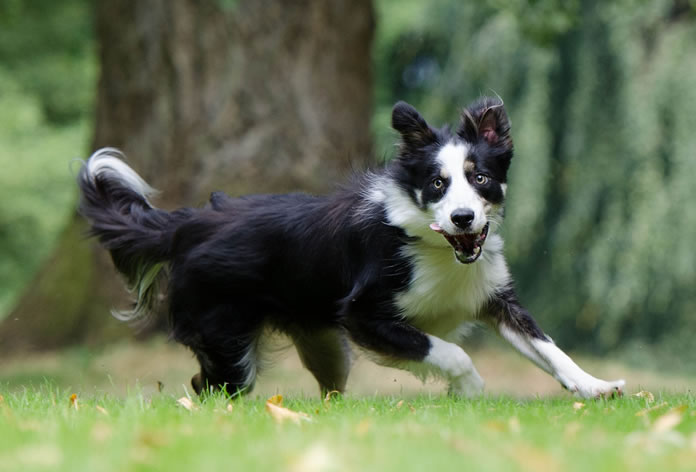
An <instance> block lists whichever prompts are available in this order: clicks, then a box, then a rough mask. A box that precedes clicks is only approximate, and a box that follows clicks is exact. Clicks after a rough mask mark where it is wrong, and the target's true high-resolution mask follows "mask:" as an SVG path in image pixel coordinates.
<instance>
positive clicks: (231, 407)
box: [227, 403, 234, 413]
mask: <svg viewBox="0 0 696 472" xmlns="http://www.w3.org/2000/svg"><path fill="white" fill-rule="evenodd" d="M233 410H234V407H233V406H232V404H231V403H228V404H227V411H229V412H230V413H232V411H233Z"/></svg>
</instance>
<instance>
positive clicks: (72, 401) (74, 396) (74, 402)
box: [70, 393, 80, 410]
mask: <svg viewBox="0 0 696 472" xmlns="http://www.w3.org/2000/svg"><path fill="white" fill-rule="evenodd" d="M70 406H71V407H73V408H75V410H79V409H80V405H79V404H78V403H77V394H76V393H73V394H72V395H70Z"/></svg>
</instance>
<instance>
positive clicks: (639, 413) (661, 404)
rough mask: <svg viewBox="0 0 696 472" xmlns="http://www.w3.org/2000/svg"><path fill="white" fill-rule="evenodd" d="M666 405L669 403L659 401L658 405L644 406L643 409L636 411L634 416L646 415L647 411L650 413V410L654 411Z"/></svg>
mask: <svg viewBox="0 0 696 472" xmlns="http://www.w3.org/2000/svg"><path fill="white" fill-rule="evenodd" d="M667 405H669V403H667V402H662V403H660V404H659V405H655V406H651V407H650V408H644V409H642V410H640V411H639V412H637V413H636V416H645V415H647V414H648V413H650V412H652V411H655V410H659V409H660V408H664V407H666V406H667Z"/></svg>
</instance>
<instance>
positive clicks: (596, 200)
mask: <svg viewBox="0 0 696 472" xmlns="http://www.w3.org/2000/svg"><path fill="white" fill-rule="evenodd" d="M377 5H378V7H379V10H378V11H379V13H380V16H379V23H378V27H379V28H380V29H381V31H382V32H381V33H380V34H378V36H377V45H376V49H375V51H376V57H375V67H376V68H377V91H376V97H377V113H376V115H375V123H374V125H373V127H374V129H375V130H383V129H386V128H387V127H388V126H389V113H390V107H391V105H392V103H393V102H394V101H396V100H398V99H403V98H405V99H407V100H409V101H411V102H412V103H414V105H416V106H417V107H419V108H421V109H422V111H423V112H424V114H425V115H426V117H427V118H428V119H429V120H430V122H431V124H434V125H441V124H443V123H447V122H449V123H452V122H454V121H455V120H456V119H457V116H456V112H457V109H458V107H460V106H464V105H466V104H468V103H469V102H471V101H472V100H474V99H475V98H477V97H478V96H480V95H491V94H499V95H500V96H501V97H502V98H503V99H504V100H505V104H506V107H507V109H508V112H509V114H510V116H511V118H512V123H513V136H514V139H515V145H516V158H515V160H514V161H513V165H512V168H511V175H510V190H509V194H508V195H509V198H508V205H507V218H506V228H505V233H506V243H507V248H506V251H507V254H508V257H509V260H510V262H511V265H512V269H513V272H514V274H515V276H516V280H517V283H518V286H519V288H520V291H521V293H522V298H523V300H524V301H525V302H526V303H527V304H528V305H529V306H530V308H531V309H532V311H533V312H534V313H535V315H536V316H537V317H538V318H539V319H540V320H541V322H542V324H543V325H544V326H545V327H546V328H547V330H548V331H549V333H550V334H551V335H552V336H554V338H555V339H556V340H557V341H558V342H559V343H560V344H562V345H563V346H565V347H569V348H585V349H591V350H594V351H607V350H610V349H623V350H625V351H627V352H628V351H630V352H631V353H632V354H633V355H635V354H636V353H637V352H641V349H642V347H644V346H653V347H654V346H656V345H661V346H662V350H663V351H665V350H666V351H670V352H672V354H675V353H676V354H680V355H682V357H683V356H684V352H685V351H686V350H687V349H686V348H687V347H688V346H693V341H692V333H693V332H694V331H696V317H694V316H692V313H693V312H694V308H696V291H695V290H694V286H695V285H696V252H695V251H694V250H693V240H694V238H695V236H696V212H694V211H692V210H691V208H690V202H691V201H694V200H696V187H695V186H694V185H693V179H694V176H696V159H694V149H696V133H694V131H693V130H695V129H696V15H694V8H693V6H692V4H691V3H690V2H687V1H681V0H677V1H669V0H658V1H655V2H644V1H639V0H619V1H615V2H600V1H595V0H577V1H572V2H565V1H561V0H539V1H523V0H490V1H487V2H483V3H481V2H480V3H473V2H454V1H445V0H442V1H436V2H428V3H427V4H424V3H421V2H415V1H414V2H411V1H407V2H392V1H386V0H384V1H381V2H378V3H377ZM401 10H403V11H408V12H409V13H408V16H407V17H405V13H401V12H400V11H401ZM409 52H410V53H411V55H410V56H409V55H408V53H409ZM394 57H397V58H399V59H400V62H399V61H394V60H393V58H394ZM424 57H425V58H428V60H429V61H432V62H433V63H434V64H435V66H433V65H429V66H428V67H429V68H430V70H437V71H438V75H437V77H436V78H435V80H431V81H429V82H427V83H425V82H424V83H423V84H422V86H420V84H416V86H414V85H413V83H412V82H409V81H408V80H407V71H408V70H409V68H413V67H419V65H420V64H427V63H428V62H427V61H424V60H423V59H422V58H424ZM424 74H425V73H424ZM425 76H427V74H425ZM398 93H400V94H402V95H401V96H399V95H397V94H398ZM393 139H394V136H393V134H387V133H383V132H381V131H377V146H378V150H379V151H380V154H384V155H391V154H392V151H391V150H390V147H391V141H392V140H393ZM692 350H693V349H690V350H689V351H692ZM690 359H691V360H696V355H692V356H691V358H690ZM684 362H685V363H686V362H688V361H686V360H685V361H684Z"/></svg>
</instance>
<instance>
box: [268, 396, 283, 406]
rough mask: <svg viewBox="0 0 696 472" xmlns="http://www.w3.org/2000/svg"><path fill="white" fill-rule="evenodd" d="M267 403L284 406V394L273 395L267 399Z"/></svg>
mask: <svg viewBox="0 0 696 472" xmlns="http://www.w3.org/2000/svg"><path fill="white" fill-rule="evenodd" d="M266 403H273V404H274V405H278V406H282V405H283V396H282V395H273V396H272V397H271V398H269V399H268V400H266Z"/></svg>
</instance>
